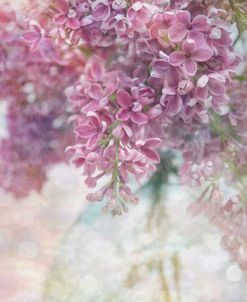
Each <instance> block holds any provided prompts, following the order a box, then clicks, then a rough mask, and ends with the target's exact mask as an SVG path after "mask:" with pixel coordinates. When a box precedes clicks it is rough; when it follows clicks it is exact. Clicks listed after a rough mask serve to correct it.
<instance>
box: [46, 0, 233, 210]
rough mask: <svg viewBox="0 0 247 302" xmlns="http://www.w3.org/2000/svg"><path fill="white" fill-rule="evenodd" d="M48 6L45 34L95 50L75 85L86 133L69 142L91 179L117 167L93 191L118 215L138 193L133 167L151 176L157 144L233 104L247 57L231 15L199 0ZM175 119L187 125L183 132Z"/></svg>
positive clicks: (81, 130)
mask: <svg viewBox="0 0 247 302" xmlns="http://www.w3.org/2000/svg"><path fill="white" fill-rule="evenodd" d="M186 4H187V6H189V5H190V1H187V2H186ZM173 5H175V6H176V8H175V9H174V8H173ZM184 7H185V8H184ZM47 12H49V13H48V16H49V17H47V20H46V24H49V26H48V27H45V26H44V28H46V31H44V35H45V36H47V37H50V38H51V39H52V38H54V37H55V38H57V42H58V44H59V45H64V44H65V43H69V44H71V45H73V46H77V47H79V48H80V49H81V50H82V51H83V52H84V53H87V55H89V56H90V57H89V59H88V60H87V64H86V67H85V70H84V72H83V74H82V75H81V77H80V79H79V80H78V82H77V83H76V84H75V85H74V86H73V87H70V88H69V89H68V91H67V94H68V98H69V101H70V104H71V109H72V111H73V113H74V116H73V119H74V120H75V127H74V132H75V135H76V139H77V142H78V144H76V145H75V146H72V147H69V148H68V150H69V151H70V152H71V153H73V154H74V156H75V160H74V162H75V164H76V165H77V166H83V167H84V172H85V175H86V184H87V185H88V186H89V187H95V186H96V185H97V183H98V182H99V180H100V179H101V178H103V177H104V179H105V176H106V175H109V181H108V182H107V184H106V185H103V187H102V188H101V189H100V190H99V191H97V192H96V193H92V194H90V195H89V196H88V198H89V199H90V200H91V201H98V200H101V199H102V198H103V197H104V196H108V200H110V201H109V202H107V204H106V208H109V209H111V210H112V212H113V213H114V214H119V213H121V212H123V211H125V210H126V205H125V204H126V202H127V201H128V200H129V201H131V202H133V201H134V202H136V198H135V197H134V196H132V194H131V193H130V188H129V187H128V186H127V185H126V183H127V181H128V175H129V174H130V175H132V176H135V177H136V179H137V180H138V181H139V180H140V179H141V178H142V177H146V176H148V175H149V174H150V172H153V171H155V166H156V164H157V163H158V162H159V155H158V153H157V152H156V151H155V150H158V149H160V147H161V146H162V148H164V149H166V148H174V149H176V148H177V149H179V150H180V149H181V148H182V146H183V148H187V142H186V141H184V143H183V144H182V143H181V142H180V144H179V143H178V140H179V139H180V140H182V141H183V140H184V139H186V138H185V133H187V137H191V138H194V139H197V137H198V135H199V134H198V133H201V132H202V131H203V129H205V128H206V129H209V128H210V124H211V122H212V120H213V116H214V115H215V114H216V115H219V116H221V115H222V114H225V113H226V112H225V110H226V107H229V102H230V99H229V96H228V94H227V90H228V89H229V88H230V87H231V78H232V77H233V75H234V69H235V67H236V65H237V63H238V62H239V58H238V57H237V55H236V54H235V52H234V49H233V46H232V40H231V38H230V32H229V24H228V23H227V21H226V20H225V17H226V14H225V12H224V11H223V10H222V9H216V8H214V7H212V6H206V7H205V6H204V5H202V3H201V4H200V1H199V2H198V5H197V6H196V9H190V10H188V9H186V5H185V3H181V4H179V3H178V2H174V3H172V4H171V5H170V6H169V5H166V6H164V5H160V4H158V3H154V2H145V1H133V2H131V1H128V2H127V1H93V2H91V1H59V3H58V2H56V1H55V2H53V3H52V4H51V5H50V6H49V8H47ZM42 30H43V29H42ZM87 32H88V33H90V34H86V33H87ZM175 124H176V125H177V126H178V127H182V128H183V129H187V131H184V133H183V134H182V136H184V137H180V138H179V135H180V134H179V133H175V132H176V131H179V129H174V125H175ZM209 131H210V130H209ZM182 151H183V152H184V154H185V149H182ZM186 162H187V163H189V162H190V161H186ZM205 165H206V166H207V163H205ZM208 169H210V168H208ZM189 173H190V172H189V171H188V170H187V178H190V180H191V179H193V177H191V176H190V174H189Z"/></svg>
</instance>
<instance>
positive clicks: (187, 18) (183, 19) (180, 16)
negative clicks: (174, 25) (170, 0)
mask: <svg viewBox="0 0 247 302" xmlns="http://www.w3.org/2000/svg"><path fill="white" fill-rule="evenodd" d="M176 17H177V20H178V22H179V23H183V24H184V25H186V26H188V25H190V22H191V14H190V12H189V11H182V10H181V11H178V12H177V14H176Z"/></svg>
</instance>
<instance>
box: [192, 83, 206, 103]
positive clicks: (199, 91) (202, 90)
mask: <svg viewBox="0 0 247 302" xmlns="http://www.w3.org/2000/svg"><path fill="white" fill-rule="evenodd" d="M195 96H196V97H197V98H198V99H199V100H206V99H207V97H208V88H207V87H206V86H205V87H198V86H197V87H196V89H195Z"/></svg>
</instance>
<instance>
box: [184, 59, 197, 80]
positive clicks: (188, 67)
mask: <svg viewBox="0 0 247 302" xmlns="http://www.w3.org/2000/svg"><path fill="white" fill-rule="evenodd" d="M183 68H184V71H185V72H186V73H187V75H190V76H194V75H195V74H196V72H197V64H196V62H195V61H194V60H193V59H191V58H187V59H185V61H184V64H183Z"/></svg>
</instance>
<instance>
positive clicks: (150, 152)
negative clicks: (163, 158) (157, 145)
mask: <svg viewBox="0 0 247 302" xmlns="http://www.w3.org/2000/svg"><path fill="white" fill-rule="evenodd" d="M142 152H143V153H144V154H145V155H146V156H147V157H148V159H150V160H151V161H152V162H153V163H155V164H158V163H159V162H160V156H159V153H158V152H156V151H154V150H151V149H147V148H142Z"/></svg>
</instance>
